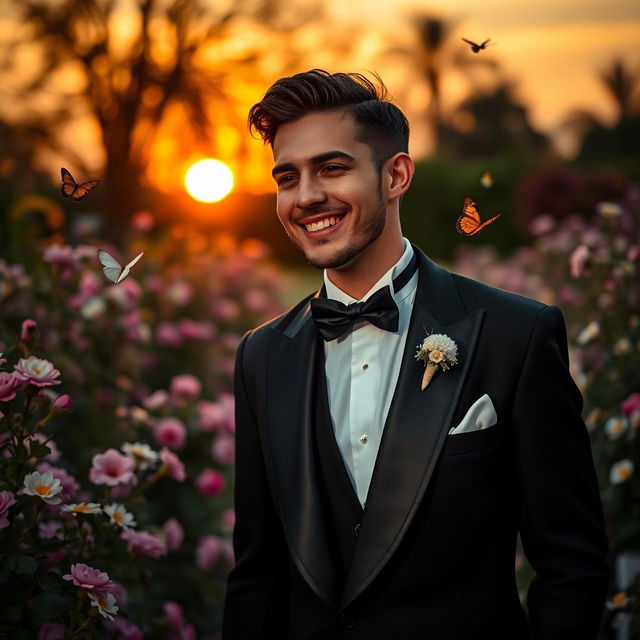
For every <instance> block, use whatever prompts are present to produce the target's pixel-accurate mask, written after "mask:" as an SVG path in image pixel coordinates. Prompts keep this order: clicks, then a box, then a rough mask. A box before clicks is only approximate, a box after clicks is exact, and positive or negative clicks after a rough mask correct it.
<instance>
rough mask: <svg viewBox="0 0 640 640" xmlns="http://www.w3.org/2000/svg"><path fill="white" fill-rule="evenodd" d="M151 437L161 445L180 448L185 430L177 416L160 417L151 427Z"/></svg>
mask: <svg viewBox="0 0 640 640" xmlns="http://www.w3.org/2000/svg"><path fill="white" fill-rule="evenodd" d="M153 437H154V438H155V439H156V442H157V443H158V444H159V445H161V446H163V447H169V448H170V449H182V447H183V446H184V441H185V440H186V438H187V431H186V429H185V428H184V425H183V424H182V422H180V420H178V418H161V419H160V420H158V421H157V422H156V424H155V426H154V427H153Z"/></svg>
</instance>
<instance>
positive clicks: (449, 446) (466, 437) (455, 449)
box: [441, 419, 507, 457]
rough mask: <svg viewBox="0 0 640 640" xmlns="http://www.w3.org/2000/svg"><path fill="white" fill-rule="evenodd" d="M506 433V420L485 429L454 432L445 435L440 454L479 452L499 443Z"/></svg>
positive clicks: (456, 454) (452, 454)
mask: <svg viewBox="0 0 640 640" xmlns="http://www.w3.org/2000/svg"><path fill="white" fill-rule="evenodd" d="M506 435H507V420H506V419H503V420H499V421H498V422H496V424H494V425H492V426H491V427H487V428H486V429H478V430H477V431H467V432H466V433H455V434H452V435H449V436H447V439H446V440H445V442H444V446H443V448H442V454H441V455H442V456H443V457H448V456H461V455H465V454H471V453H480V452H482V451H485V450H487V449H493V448H494V447H497V446H498V445H500V444H501V443H502V442H503V441H504V440H505V438H506Z"/></svg>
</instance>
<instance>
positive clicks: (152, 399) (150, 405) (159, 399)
mask: <svg viewBox="0 0 640 640" xmlns="http://www.w3.org/2000/svg"><path fill="white" fill-rule="evenodd" d="M168 401H169V394H168V393H167V392H166V391H163V390H158V391H154V392H153V393H152V394H151V395H150V396H147V397H146V398H144V399H143V400H142V404H143V405H144V407H145V409H148V410H149V411H155V410H156V409H161V408H162V407H164V406H166V404H167V402H168Z"/></svg>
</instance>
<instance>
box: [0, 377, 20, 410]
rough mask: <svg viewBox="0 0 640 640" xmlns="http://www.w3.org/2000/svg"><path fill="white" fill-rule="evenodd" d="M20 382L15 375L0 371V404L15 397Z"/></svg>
mask: <svg viewBox="0 0 640 640" xmlns="http://www.w3.org/2000/svg"><path fill="white" fill-rule="evenodd" d="M21 382H22V380H21V378H20V377H18V376H17V375H16V373H15V372H14V373H7V372H6V371H0V402H9V401H10V400H13V399H14V398H15V397H16V388H17V387H18V386H19V385H20V383H21Z"/></svg>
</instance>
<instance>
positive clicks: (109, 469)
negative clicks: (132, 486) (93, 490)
mask: <svg viewBox="0 0 640 640" xmlns="http://www.w3.org/2000/svg"><path fill="white" fill-rule="evenodd" d="M135 466H136V463H135V460H134V459H133V458H131V457H130V456H126V455H124V454H122V453H120V452H119V451H116V450H115V449H107V450H106V451H105V452H104V453H97V454H96V455H95V456H93V459H92V461H91V471H89V479H90V480H91V482H93V484H106V485H108V486H110V487H115V486H116V485H118V484H127V483H130V482H135V479H136V477H135V474H134V470H135Z"/></svg>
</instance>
